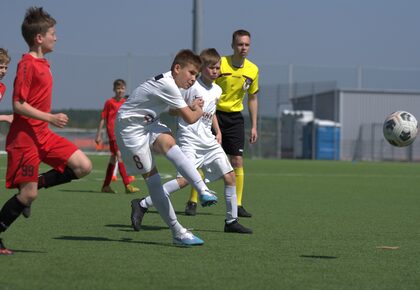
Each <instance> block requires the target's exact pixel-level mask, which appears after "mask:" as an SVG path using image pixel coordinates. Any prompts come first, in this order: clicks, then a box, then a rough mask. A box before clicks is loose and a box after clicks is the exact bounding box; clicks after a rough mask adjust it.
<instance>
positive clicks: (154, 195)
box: [145, 174, 183, 235]
mask: <svg viewBox="0 0 420 290" xmlns="http://www.w3.org/2000/svg"><path fill="white" fill-rule="evenodd" d="M145 182H146V185H147V188H148V189H149V193H150V197H151V199H152V201H153V204H154V206H155V207H156V209H157V210H158V212H159V214H160V216H161V217H162V219H163V220H164V221H165V223H166V224H167V225H168V226H169V228H170V229H171V230H172V234H173V235H175V234H177V233H178V232H179V231H181V230H182V229H183V226H181V224H180V223H179V222H178V220H177V218H176V214H175V211H174V208H173V207H172V204H171V201H170V200H169V197H168V195H167V194H165V191H164V189H163V187H162V184H161V180H160V175H159V174H155V175H152V176H150V177H149V178H147V179H145Z"/></svg>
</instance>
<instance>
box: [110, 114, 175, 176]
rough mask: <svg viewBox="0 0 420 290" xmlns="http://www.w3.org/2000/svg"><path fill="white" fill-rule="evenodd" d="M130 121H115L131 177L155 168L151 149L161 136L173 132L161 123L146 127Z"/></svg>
mask: <svg viewBox="0 0 420 290" xmlns="http://www.w3.org/2000/svg"><path fill="white" fill-rule="evenodd" d="M130 119H131V118H128V119H117V120H115V135H116V139H117V144H118V148H119V149H120V151H121V157H122V159H123V161H124V165H125V168H126V170H127V173H128V174H129V175H140V174H145V173H148V172H150V171H151V170H152V169H153V168H154V167H155V161H154V158H153V154H152V149H151V148H152V146H153V143H154V142H155V141H156V139H157V137H159V135H160V134H162V133H167V132H171V129H169V128H168V127H167V126H166V125H165V124H162V123H160V122H154V123H152V124H150V125H148V126H145V127H143V126H136V124H133V123H132V121H133V120H130ZM130 121H131V122H130Z"/></svg>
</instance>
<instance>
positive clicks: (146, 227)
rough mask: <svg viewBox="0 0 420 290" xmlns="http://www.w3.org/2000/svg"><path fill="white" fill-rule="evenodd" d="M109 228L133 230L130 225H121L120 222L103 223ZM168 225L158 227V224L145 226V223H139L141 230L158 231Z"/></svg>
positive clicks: (165, 228) (125, 230)
mask: <svg viewBox="0 0 420 290" xmlns="http://www.w3.org/2000/svg"><path fill="white" fill-rule="evenodd" d="M105 226H106V227H109V228H120V229H119V230H120V231H122V232H134V230H133V228H132V227H131V225H122V224H108V225H105ZM167 229H168V227H160V226H147V225H141V230H142V231H143V230H144V231H160V230H167Z"/></svg>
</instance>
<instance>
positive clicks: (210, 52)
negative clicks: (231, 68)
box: [200, 48, 221, 67]
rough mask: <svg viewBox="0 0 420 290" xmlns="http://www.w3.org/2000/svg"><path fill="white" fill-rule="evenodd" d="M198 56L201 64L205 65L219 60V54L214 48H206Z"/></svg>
mask: <svg viewBox="0 0 420 290" xmlns="http://www.w3.org/2000/svg"><path fill="white" fill-rule="evenodd" d="M200 58H201V62H202V66H203V67H206V66H208V65H215V64H216V63H218V62H219V61H220V58H221V57H220V54H219V53H218V52H217V50H216V49H215V48H207V49H204V50H203V51H201V53H200Z"/></svg>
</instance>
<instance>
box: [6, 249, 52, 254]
mask: <svg viewBox="0 0 420 290" xmlns="http://www.w3.org/2000/svg"><path fill="white" fill-rule="evenodd" d="M12 251H13V253H28V254H46V253H47V252H44V251H31V250H15V249H13V250H12Z"/></svg>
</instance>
